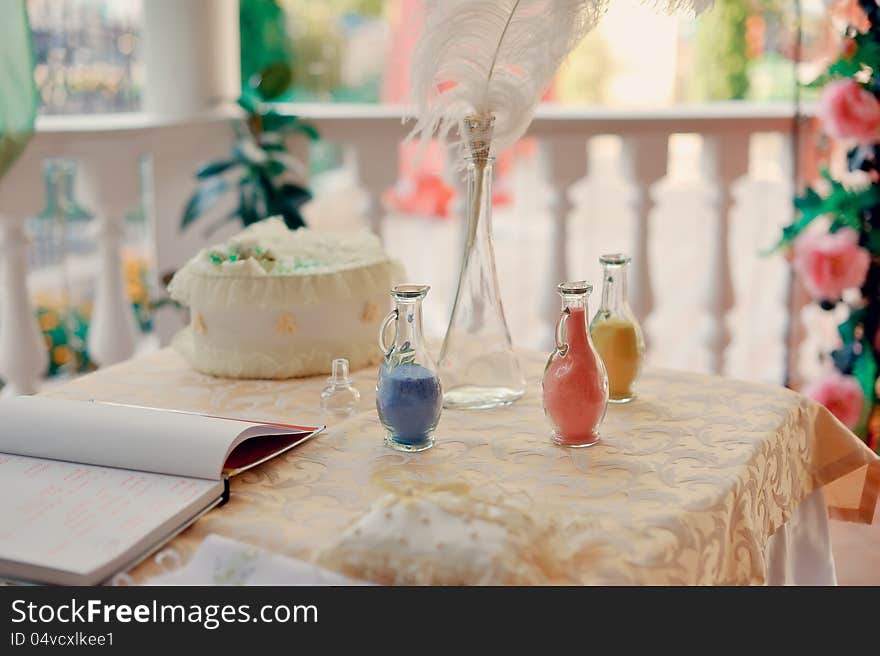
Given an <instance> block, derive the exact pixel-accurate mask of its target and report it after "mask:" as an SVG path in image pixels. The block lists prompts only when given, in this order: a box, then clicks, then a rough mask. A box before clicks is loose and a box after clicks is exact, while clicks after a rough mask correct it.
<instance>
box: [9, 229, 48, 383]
mask: <svg viewBox="0 0 880 656" xmlns="http://www.w3.org/2000/svg"><path fill="white" fill-rule="evenodd" d="M27 254H28V239H27V235H26V234H25V231H24V220H21V219H11V218H6V217H4V218H2V219H0V379H3V381H4V382H5V383H6V386H5V387H4V388H3V395H4V396H8V395H17V394H34V393H36V391H37V387H38V385H39V381H40V379H41V378H42V377H43V376H44V375H45V373H46V370H47V368H48V366H49V355H48V353H47V351H46V342H45V341H44V340H43V335H42V332H41V331H40V326H39V324H38V323H37V317H36V313H35V311H34V307H33V305H32V304H31V299H30V295H29V294H28V288H27V271H28V263H27Z"/></svg>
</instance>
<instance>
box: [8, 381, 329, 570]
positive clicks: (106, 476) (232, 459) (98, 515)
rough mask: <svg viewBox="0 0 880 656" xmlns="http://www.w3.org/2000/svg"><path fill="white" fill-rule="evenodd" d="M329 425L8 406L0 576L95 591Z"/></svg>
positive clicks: (95, 407)
mask: <svg viewBox="0 0 880 656" xmlns="http://www.w3.org/2000/svg"><path fill="white" fill-rule="evenodd" d="M322 429H323V427H321V428H318V427H312V426H292V425H286V424H277V423H271V422H255V421H245V420H242V419H233V418H227V417H213V416H206V415H200V414H196V413H188V412H179V411H173V410H159V409H155V408H144V407H139V406H130V405H120V404H112V403H96V402H92V401H62V400H56V399H48V398H42V397H17V398H12V399H4V400H0V578H6V579H13V580H21V581H37V582H46V583H60V584H65V585H79V584H82V585H94V584H96V583H100V582H102V581H104V580H106V579H108V578H109V577H111V576H112V575H113V574H115V573H116V572H119V571H121V570H124V569H127V568H128V567H130V566H132V565H134V564H135V563H137V562H139V561H140V560H141V559H143V558H144V557H146V556H147V555H148V554H149V553H151V552H152V551H154V550H155V549H157V548H158V547H159V546H161V545H162V544H164V543H165V542H167V541H168V540H169V539H171V538H172V537H174V536H175V535H177V534H178V533H179V532H180V531H182V530H183V529H184V528H186V527H187V526H189V525H190V524H191V523H192V522H194V521H195V520H196V519H197V518H198V517H199V516H201V515H202V514H204V513H205V512H207V511H208V510H210V509H211V508H213V507H214V506H216V505H218V504H220V503H221V502H222V501H224V500H225V499H226V498H227V497H228V490H229V476H234V475H236V474H238V473H241V472H243V471H245V470H247V469H250V468H251V467H254V466H256V465H258V464H260V463H261V462H264V461H266V460H268V459H269V458H273V457H274V456H277V455H278V454H280V453H283V452H284V451H287V450H288V449H290V448H293V447H294V446H296V445H297V444H301V443H302V442H304V441H305V440H307V439H309V438H311V437H312V436H314V435H316V434H317V433H319V432H320V431H321V430H322Z"/></svg>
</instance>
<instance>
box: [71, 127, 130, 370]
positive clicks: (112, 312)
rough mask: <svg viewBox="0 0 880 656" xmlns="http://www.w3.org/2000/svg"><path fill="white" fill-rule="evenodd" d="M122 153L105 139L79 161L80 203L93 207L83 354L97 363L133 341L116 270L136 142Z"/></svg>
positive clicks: (117, 355)
mask: <svg viewBox="0 0 880 656" xmlns="http://www.w3.org/2000/svg"><path fill="white" fill-rule="evenodd" d="M131 147H132V150H130V151H128V152H126V153H125V154H124V156H122V154H120V153H116V152H114V150H113V148H112V146H111V145H110V144H106V145H103V146H97V147H93V148H88V149H87V150H86V149H84V150H85V152H86V154H84V156H83V157H82V159H81V161H80V167H79V171H80V175H79V178H80V179H81V185H80V186H81V187H82V189H83V196H84V202H85V204H86V206H87V207H89V208H92V209H93V211H94V212H95V215H96V218H95V219H94V221H95V237H96V241H97V244H98V272H97V276H96V280H95V302H94V306H93V309H92V316H91V319H90V321H89V333H88V349H89V355H90V356H91V357H92V359H94V360H95V362H97V363H98V364H99V365H101V366H107V365H111V364H115V363H117V362H122V361H123V360H126V359H128V358H130V357H131V356H132V355H133V354H134V351H135V347H136V346H137V337H138V332H137V327H136V325H135V320H134V311H133V309H132V306H131V300H130V298H129V296H128V291H127V290H126V287H125V276H124V272H123V270H122V244H123V239H124V237H125V224H124V216H125V213H126V211H128V210H129V209H130V208H131V207H133V206H134V204H135V202H136V200H137V193H138V178H137V174H138V168H137V167H138V161H137V160H138V158H137V155H138V153H137V150H136V148H137V144H136V143H132V144H131Z"/></svg>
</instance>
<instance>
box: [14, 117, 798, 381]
mask: <svg viewBox="0 0 880 656" xmlns="http://www.w3.org/2000/svg"><path fill="white" fill-rule="evenodd" d="M280 109H281V110H282V111H290V112H292V113H296V114H297V115H299V116H302V117H303V118H306V119H308V120H309V121H311V122H312V123H313V124H314V125H315V126H316V128H317V129H318V131H319V132H320V133H321V134H322V136H323V137H324V138H326V139H328V140H330V141H332V142H334V143H338V144H340V145H341V146H342V147H343V148H342V152H343V158H342V159H343V167H342V168H341V169H340V170H339V171H334V172H329V173H325V174H322V176H321V177H320V179H316V180H315V181H314V185H313V191H314V192H315V194H316V199H315V201H314V202H313V204H312V206H311V207H307V209H306V216H307V218H308V219H309V220H310V221H311V224H312V225H313V226H314V227H316V228H318V229H321V228H327V229H337V230H348V229H352V228H355V227H357V226H359V225H368V226H370V227H372V228H373V229H375V230H377V232H379V234H381V235H382V236H383V239H384V241H385V243H386V248H387V249H388V250H389V252H391V253H392V254H393V255H394V256H396V257H398V258H399V259H401V260H402V261H403V262H404V264H405V265H406V266H407V267H408V268H409V269H410V271H411V276H414V277H415V278H418V279H419V281H420V282H426V283H428V284H431V285H433V286H434V290H433V291H432V299H434V300H433V303H432V304H429V305H430V308H428V310H430V309H431V308H433V314H434V315H436V316H434V317H433V318H431V319H429V317H427V316H426V320H427V324H428V326H429V330H431V331H432V332H434V333H435V334H442V331H443V329H444V328H445V323H446V316H445V315H446V313H447V312H448V310H449V307H451V303H452V298H451V297H452V294H453V293H454V289H455V278H456V274H457V268H458V262H459V258H460V243H459V241H460V240H459V233H460V231H461V229H462V225H461V223H462V221H461V218H460V216H459V215H460V209H461V204H462V199H461V197H460V196H459V197H458V198H456V199H455V200H453V201H452V203H451V205H450V210H451V211H450V213H451V216H450V217H448V218H446V219H442V220H440V219H437V218H431V217H421V218H419V217H412V216H408V215H402V214H400V213H396V214H394V213H391V214H389V213H388V212H387V210H386V208H384V207H383V205H382V200H381V198H382V194H383V192H385V190H386V189H388V188H389V187H391V186H392V185H394V183H395V182H396V180H397V174H398V160H399V152H400V151H399V143H400V141H401V140H402V139H403V138H404V137H405V136H406V134H407V132H408V129H409V126H408V125H403V124H402V123H401V120H400V117H401V110H400V108H398V107H392V106H349V105H292V106H282V107H281V108H280ZM789 112H790V110H789V109H788V108H785V107H778V106H760V105H750V104H742V105H733V104H731V105H725V104H720V105H712V106H706V107H694V108H684V109H677V110H668V111H657V112H645V111H638V112H635V111H634V112H616V111H609V112H597V111H586V110H580V109H577V108H554V107H547V108H543V107H542V108H540V109H539V111H538V115H537V117H536V119H535V121H534V123H533V125H532V128H531V136H532V137H534V138H536V139H537V144H538V147H537V149H531V150H532V151H534V152H536V153H537V154H536V155H528V154H525V155H522V156H520V157H519V159H518V160H517V161H516V162H515V164H514V166H513V169H512V171H507V172H502V171H499V172H498V173H497V178H498V184H497V187H498V188H499V189H502V188H503V189H504V190H505V191H509V192H510V194H511V197H512V199H513V205H512V206H509V207H502V206H499V207H498V209H497V211H496V213H495V214H496V216H495V247H496V254H497V259H498V268H499V272H500V275H501V287H502V294H503V296H504V299H505V306H506V310H507V314H508V319H509V323H510V324H511V330H512V333H513V335H514V339H515V341H516V342H518V343H520V344H523V345H527V346H532V347H539V348H546V347H547V346H548V344H549V337H548V335H549V334H550V328H551V321H552V320H553V319H554V318H555V315H556V312H557V311H558V299H557V298H556V297H555V293H554V291H553V289H554V286H555V283H556V282H558V281H560V280H562V279H564V278H571V277H575V278H580V277H587V278H590V277H592V278H594V281H595V282H596V283H597V287H598V285H599V283H600V282H601V279H600V278H599V277H598V271H599V268H598V263H597V259H598V256H599V255H600V254H601V253H602V252H604V251H612V250H613V251H617V250H621V251H625V252H628V253H629V254H630V255H631V256H632V257H633V266H632V269H631V274H630V279H631V283H630V294H631V303H632V305H633V306H634V308H635V310H636V312H637V314H638V316H639V317H640V318H641V319H642V321H643V323H644V324H645V326H646V328H647V330H646V332H647V336H648V341H649V356H650V360H651V361H652V362H653V363H654V364H660V365H665V366H675V367H685V368H692V369H698V370H703V371H710V372H716V373H726V374H730V375H736V376H739V377H748V378H757V379H761V380H768V381H771V380H775V381H781V380H782V378H783V377H784V372H785V366H784V360H785V357H786V353H787V348H786V345H785V344H784V339H785V338H786V336H787V330H788V327H789V323H790V320H789V316H788V314H787V312H788V310H787V299H788V297H789V290H788V283H789V278H788V270H787V267H786V265H785V263H784V262H782V261H781V260H779V259H764V258H763V257H762V256H761V255H760V253H759V251H760V250H762V249H764V248H766V247H767V246H769V245H770V244H771V243H772V240H773V237H774V236H775V234H776V232H777V230H778V228H779V227H780V226H781V225H782V224H784V223H785V222H786V221H787V220H789V219H790V217H791V211H792V210H791V205H790V197H791V194H792V192H793V184H792V180H791V173H792V161H791V154H790V153H789V152H788V151H789V150H790V142H789V140H788V134H789V133H790V125H791V118H790V114H789ZM236 116H237V115H236V114H235V112H230V111H227V110H219V111H216V112H211V113H209V114H204V115H201V116H193V117H188V118H186V119H174V118H173V117H168V118H164V117H157V116H148V115H129V116H124V117H90V118H88V117H87V118H70V119H67V118H55V117H53V118H47V119H41V120H40V126H39V128H40V129H39V131H38V134H37V135H36V137H35V138H34V140H33V143H32V144H31V146H30V147H29V149H28V151H27V152H26V153H25V155H24V156H23V158H22V161H20V162H19V163H18V164H17V165H16V167H15V169H14V172H17V173H16V176H15V179H16V194H17V195H16V199H19V198H20V197H27V198H28V199H29V207H28V210H27V211H24V210H23V209H22V208H16V207H13V206H14V205H15V203H14V202H13V203H12V204H10V200H9V198H10V197H9V195H8V193H7V194H6V196H5V197H0V212H2V213H3V214H4V215H8V216H13V217H15V218H18V219H21V218H22V217H24V216H27V215H30V214H32V213H33V212H34V211H36V210H37V209H38V208H39V207H40V206H41V205H42V201H43V189H42V179H41V176H40V174H39V171H40V168H41V162H42V160H43V159H44V158H46V157H68V158H71V159H74V160H76V161H78V162H79V163H80V165H81V166H80V171H81V173H82V176H83V177H84V180H85V181H86V182H93V183H94V188H95V190H96V193H95V194H94V195H93V200H92V199H88V202H86V203H85V204H86V205H87V206H89V208H90V209H92V210H94V211H95V213H96V214H97V216H98V217H99V218H100V219H102V223H101V228H102V230H101V232H100V234H101V235H102V236H101V242H100V244H101V246H100V253H101V256H100V260H101V263H102V265H101V271H102V274H101V275H100V277H99V279H100V281H101V282H100V284H98V285H97V292H98V294H97V299H96V308H95V313H96V316H95V318H94V321H96V323H95V324H94V325H93V327H92V331H93V334H92V340H93V341H94V340H97V341H96V342H95V343H94V344H93V345H92V346H93V348H94V349H95V357H96V358H97V359H98V361H99V362H101V363H109V362H111V361H116V360H118V359H120V358H122V357H125V356H127V355H128V354H129V353H130V352H131V351H132V348H133V347H132V332H133V326H132V323H131V320H132V317H131V312H130V310H129V308H128V306H127V299H126V297H125V291H124V288H123V284H122V276H121V271H120V268H119V259H118V255H119V253H118V247H119V240H120V239H121V233H120V229H121V224H120V223H119V220H120V219H121V217H122V216H123V215H124V213H125V211H126V210H127V209H130V208H131V207H133V206H134V205H135V203H136V202H137V200H138V198H137V189H136V185H134V184H133V181H134V180H135V175H136V167H137V161H138V158H139V157H140V156H141V155H144V154H146V155H149V156H150V160H151V163H152V164H151V175H150V176H148V181H147V185H148V189H147V190H146V191H147V192H148V196H149V198H150V199H151V203H150V205H151V206H152V207H151V210H152V211H151V215H152V216H151V217H150V218H151V231H152V236H153V241H154V245H155V251H154V260H155V268H156V271H157V272H158V273H160V274H164V273H166V272H170V271H173V270H175V269H176V268H178V267H179V266H180V265H181V264H183V262H185V261H186V259H188V258H189V257H190V256H191V255H192V254H193V253H194V252H196V251H197V250H198V249H199V248H202V247H204V246H206V245H207V244H209V243H214V242H216V241H220V240H223V239H225V238H226V237H227V236H229V235H230V234H232V233H233V232H234V231H236V230H238V229H239V226H238V225H237V224H236V223H235V222H230V223H228V225H225V226H223V227H222V228H221V229H220V230H219V231H217V232H216V233H214V234H213V235H212V236H210V237H209V236H208V234H207V233H208V227H209V226H211V225H212V224H214V222H215V221H218V220H220V219H222V217H223V216H224V215H225V214H228V212H229V210H230V209H231V208H232V206H233V205H232V204H233V203H234V202H235V199H234V197H233V195H230V197H229V198H228V199H225V201H224V202H223V203H220V205H218V207H217V208H215V210H214V211H212V212H211V213H210V214H209V215H208V216H206V217H204V218H203V219H200V220H199V221H198V222H197V223H196V224H194V225H193V226H192V227H190V228H189V229H188V230H186V231H181V229H180V219H181V213H182V210H183V207H184V205H185V203H186V201H187V199H188V197H189V196H190V194H191V193H192V191H193V190H194V188H195V184H196V181H195V179H194V176H193V174H194V171H195V170H196V168H197V167H198V166H199V165H200V164H201V163H204V162H206V161H209V160H211V159H215V158H219V157H222V156H224V155H225V154H226V153H228V151H229V148H230V145H231V142H232V139H233V136H234V132H233V130H232V126H231V122H232V121H233V120H235V118H236ZM768 139H769V141H768ZM756 144H757V145H756ZM761 144H763V145H761ZM768 144H769V145H768ZM306 146H307V144H306V143H305V140H303V139H302V138H295V139H293V140H292V141H291V147H292V149H293V150H294V151H295V153H296V154H297V155H298V156H300V157H302V158H307V156H308V154H307V148H306ZM526 150H529V149H526ZM23 171H25V172H28V174H27V175H24V174H23V173H21V172H23ZM445 175H446V177H447V179H448V180H449V181H450V182H453V183H455V186H459V180H458V176H459V173H458V172H457V171H455V167H454V162H451V161H450V162H449V163H448V165H447V171H446V174H445ZM505 175H506V176H507V178H506V179H505V177H504V176H505ZM7 187H8V185H7ZM16 202H17V200H16ZM92 203H94V204H92ZM13 225H20V221H19V222H17V223H16V222H13V223H10V224H9V226H13ZM8 229H9V230H12V232H13V233H15V230H16V229H15V228H12V227H10V228H8ZM17 234H18V233H15V234H14V235H13V237H14V238H13V239H11V240H8V243H7V253H8V252H9V250H10V249H11V251H12V260H8V258H7V261H8V262H11V261H16V262H20V261H21V260H20V259H16V258H19V256H20V254H21V253H23V252H24V250H25V248H26V246H25V244H24V243H23V242H22V241H21V240H20V239H18V237H17V236H15V235H17ZM22 257H23V256H22ZM13 288H15V289H17V291H13ZM22 289H23V288H22V287H21V281H20V280H19V281H15V280H14V276H13V280H7V281H5V282H4V286H3V291H4V294H5V298H7V302H9V299H13V300H14V302H15V303H16V304H19V305H20V303H21V298H24V296H22V294H23V292H22ZM597 292H598V289H597ZM594 304H595V301H594ZM0 312H2V313H5V314H7V315H8V314H9V313H11V312H12V311H11V310H5V311H4V310H3V308H2V306H0ZM16 314H21V310H18V311H16ZM427 314H431V311H428V312H427ZM24 315H26V316H27V317H31V318H32V313H31V312H30V310H25V311H24ZM28 320H29V321H30V319H28ZM185 321H186V316H185V313H183V312H180V311H177V310H173V309H167V310H164V311H163V314H161V315H160V316H159V317H158V333H159V337H160V340H161V341H162V343H167V342H168V340H169V339H170V337H171V335H172V334H173V333H174V332H175V331H176V330H177V328H179V327H180V326H181V325H183V323H184V322H185ZM3 323H4V322H3V317H2V315H0V329H2V326H3ZM9 325H12V324H9ZM29 325H30V326H31V328H30V330H31V333H33V332H34V323H33V321H30V324H29ZM16 330H18V329H16ZM16 339H20V337H19V338H16ZM32 343H35V342H32ZM101 343H104V345H105V346H106V347H107V348H106V349H104V350H102V347H101V346H100V344H101ZM110 345H112V346H113V348H109V346H110ZM0 350H2V349H0ZM0 357H2V356H0ZM43 362H44V361H43ZM42 366H43V365H42V364H41V365H40V367H42ZM36 368H37V367H36V366H33V367H32V369H34V370H35V369H36ZM3 377H4V378H6V379H7V382H8V383H11V382H13V381H12V376H11V375H10V374H8V373H7V374H5V375H3ZM22 380H23V379H22ZM28 384H30V385H31V386H33V385H34V384H35V381H34V380H32V379H31V381H30V383H28V382H25V383H24V384H23V385H22V384H21V383H15V385H16V386H18V387H20V388H22V389H23V388H25V387H27V386H28Z"/></svg>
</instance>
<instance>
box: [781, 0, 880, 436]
mask: <svg viewBox="0 0 880 656" xmlns="http://www.w3.org/2000/svg"><path fill="white" fill-rule="evenodd" d="M858 4H859V6H860V7H861V8H862V10H863V12H864V14H865V17H866V18H867V23H866V24H864V25H862V29H861V30H860V29H858V28H856V27H854V26H852V25H850V26H849V27H847V29H846V33H845V35H844V38H843V41H842V43H841V47H840V51H839V53H838V55H837V57H836V59H835V61H834V62H832V64H831V65H830V66H829V68H828V70H827V71H826V72H825V73H824V74H823V75H822V76H821V77H820V78H819V79H818V80H816V81H815V82H814V83H813V86H822V87H824V88H823V92H822V98H821V101H820V107H819V118H820V120H821V123H822V128H823V130H824V132H825V134H826V135H828V136H829V137H832V138H834V139H839V140H841V141H843V142H844V143H846V144H847V145H848V146H849V148H848V151H847V167H848V169H849V171H850V172H853V173H856V172H861V174H860V177H861V178H862V179H863V180H864V181H865V182H864V183H859V184H852V185H844V184H843V183H841V182H840V181H838V180H835V179H834V178H833V177H832V176H831V174H830V173H829V172H828V171H827V170H825V171H823V172H822V177H823V178H824V182H825V187H826V188H825V190H824V194H820V193H819V192H817V191H816V190H815V189H813V188H808V189H807V190H806V192H805V193H804V195H802V196H799V197H798V198H796V199H795V208H796V210H797V217H796V219H795V221H794V222H793V223H792V224H791V225H789V226H786V227H785V228H783V231H782V237H781V239H780V242H779V244H778V247H779V248H780V249H783V250H785V251H786V253H787V257H788V259H790V260H791V262H792V266H793V268H794V271H795V273H796V274H797V276H798V278H799V279H800V281H801V282H802V283H803V285H804V287H805V288H806V290H807V292H808V293H809V294H810V296H811V298H812V299H813V300H814V301H816V302H817V303H819V305H820V306H821V307H822V308H823V309H824V310H829V311H830V310H834V309H835V308H837V307H839V306H843V307H846V308H847V310H848V316H847V318H846V319H845V320H844V321H843V323H841V324H840V325H839V326H838V332H839V333H840V339H841V346H840V347H839V348H838V349H836V350H835V351H833V352H832V353H831V361H832V363H833V365H834V370H830V371H829V372H827V373H826V374H824V375H823V376H822V377H821V378H820V379H819V380H818V381H815V382H814V383H813V384H811V385H809V386H807V387H806V388H805V389H804V390H803V392H804V394H806V395H807V396H810V397H811V398H813V399H815V400H816V401H818V402H820V403H822V404H823V405H825V406H826V407H827V408H828V409H829V410H831V412H832V413H834V415H835V416H836V417H837V418H838V419H839V420H840V421H841V422H843V423H844V424H846V425H847V426H848V427H849V428H851V429H853V430H854V431H855V432H856V433H858V434H859V435H860V436H862V438H863V439H865V441H866V442H867V443H868V445H869V446H870V447H871V448H872V449H874V450H877V449H878V439H877V436H878V433H880V404H878V392H877V384H878V380H877V379H878V363H880V100H878V98H880V7H878V6H877V0H858ZM817 220H818V221H817ZM808 228H809V229H808Z"/></svg>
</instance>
